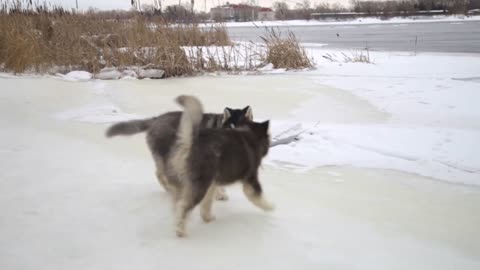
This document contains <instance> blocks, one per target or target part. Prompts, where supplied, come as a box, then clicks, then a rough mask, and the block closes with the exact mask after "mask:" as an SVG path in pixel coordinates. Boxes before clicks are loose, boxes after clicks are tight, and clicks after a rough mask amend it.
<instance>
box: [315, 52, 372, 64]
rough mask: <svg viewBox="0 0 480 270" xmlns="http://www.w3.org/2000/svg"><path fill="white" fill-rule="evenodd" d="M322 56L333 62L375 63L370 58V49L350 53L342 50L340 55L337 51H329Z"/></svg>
mask: <svg viewBox="0 0 480 270" xmlns="http://www.w3.org/2000/svg"><path fill="white" fill-rule="evenodd" d="M322 57H323V58H325V59H327V60H329V61H331V62H339V63H342V62H343V63H365V64H373V60H372V59H371V58H370V52H369V50H368V49H366V50H364V51H363V50H360V51H352V52H350V53H348V54H347V53H344V52H342V53H340V56H338V55H337V54H335V53H327V54H325V55H323V56H322Z"/></svg>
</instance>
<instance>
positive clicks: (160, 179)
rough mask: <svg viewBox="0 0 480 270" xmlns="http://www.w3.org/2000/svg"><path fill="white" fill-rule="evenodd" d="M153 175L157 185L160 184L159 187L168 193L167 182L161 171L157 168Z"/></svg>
mask: <svg viewBox="0 0 480 270" xmlns="http://www.w3.org/2000/svg"><path fill="white" fill-rule="evenodd" d="M155 175H156V176H157V180H158V183H160V185H161V186H162V187H163V188H164V189H165V191H167V192H170V189H169V185H168V180H167V177H166V176H165V174H164V173H163V171H162V170H160V169H159V168H158V167H157V171H156V173H155Z"/></svg>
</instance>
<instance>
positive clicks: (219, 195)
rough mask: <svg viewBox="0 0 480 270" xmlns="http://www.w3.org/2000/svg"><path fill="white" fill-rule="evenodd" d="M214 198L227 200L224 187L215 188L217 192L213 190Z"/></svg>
mask: <svg viewBox="0 0 480 270" xmlns="http://www.w3.org/2000/svg"><path fill="white" fill-rule="evenodd" d="M215 193H216V194H215V198H216V199H217V200H218V201H226V200H228V195H227V191H226V190H225V188H224V187H218V188H217V192H215Z"/></svg>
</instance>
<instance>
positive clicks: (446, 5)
mask: <svg viewBox="0 0 480 270" xmlns="http://www.w3.org/2000/svg"><path fill="white" fill-rule="evenodd" d="M477 8H480V0H397V1H378V0H376V1H375V0H370V1H368V0H367V1H365V0H351V5H350V8H346V7H344V6H342V5H340V4H338V3H336V4H329V3H320V4H317V5H315V6H312V5H311V2H310V0H303V2H301V3H298V4H295V6H294V7H293V8H290V7H289V5H288V4H287V2H285V1H278V2H275V3H274V4H273V10H274V12H275V18H276V19H277V20H298V19H302V20H309V19H310V17H311V14H312V13H341V12H357V13H364V14H367V15H372V16H399V15H400V16H408V15H411V14H412V13H415V12H423V11H424V12H428V11H432V10H436V11H437V10H441V11H444V12H445V13H450V14H464V13H466V12H467V11H468V10H471V9H477Z"/></svg>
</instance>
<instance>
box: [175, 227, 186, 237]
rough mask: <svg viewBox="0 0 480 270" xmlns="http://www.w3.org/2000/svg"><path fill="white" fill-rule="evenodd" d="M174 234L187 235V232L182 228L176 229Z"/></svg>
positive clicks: (178, 235)
mask: <svg viewBox="0 0 480 270" xmlns="http://www.w3.org/2000/svg"><path fill="white" fill-rule="evenodd" d="M176 234H177V237H179V238H183V237H187V233H186V232H185V230H182V229H177V231H176Z"/></svg>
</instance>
